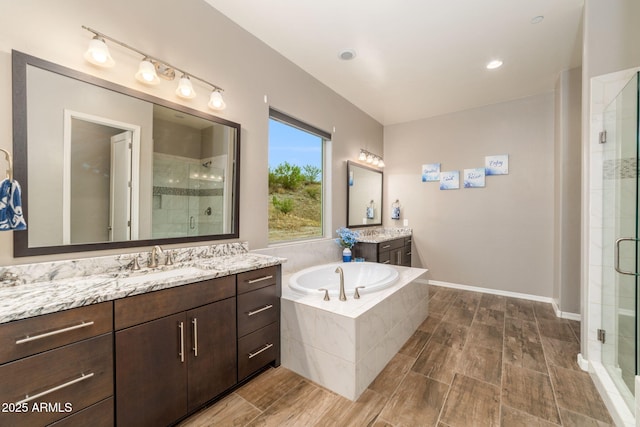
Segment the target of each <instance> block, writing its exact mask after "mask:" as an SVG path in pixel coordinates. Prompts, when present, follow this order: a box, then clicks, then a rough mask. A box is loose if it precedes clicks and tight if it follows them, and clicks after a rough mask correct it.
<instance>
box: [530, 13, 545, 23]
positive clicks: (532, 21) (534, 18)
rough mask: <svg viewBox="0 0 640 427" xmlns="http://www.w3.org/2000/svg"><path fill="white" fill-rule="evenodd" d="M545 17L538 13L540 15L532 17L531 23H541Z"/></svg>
mask: <svg viewBox="0 0 640 427" xmlns="http://www.w3.org/2000/svg"><path fill="white" fill-rule="evenodd" d="M543 19H544V16H542V15H538V16H535V17H533V18H531V23H532V24H539V23H541V22H542V20H543Z"/></svg>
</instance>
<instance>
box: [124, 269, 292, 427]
mask: <svg viewBox="0 0 640 427" xmlns="http://www.w3.org/2000/svg"><path fill="white" fill-rule="evenodd" d="M280 286H281V285H280V267H279V266H274V267H267V268H263V269H259V270H253V271H248V272H245V273H240V274H238V275H237V276H226V277H221V278H217V279H211V280H206V281H202V282H197V283H193V284H189V285H184V286H178V287H175V288H170V289H166V290H161V291H156V292H151V293H147V294H142V295H137V296H133V297H128V298H123V299H120V300H116V301H115V303H114V313H115V314H114V322H115V329H116V332H115V354H116V357H115V367H116V368H115V371H116V392H115V395H116V421H117V426H118V427H122V426H136V427H141V426H154V427H155V426H164V425H170V424H172V423H174V422H176V421H177V420H179V419H180V418H183V417H185V416H186V415H188V414H190V413H192V412H194V411H195V410H197V409H199V408H200V407H202V406H203V405H204V404H206V403H207V402H209V401H210V400H212V399H214V398H216V397H217V396H219V395H220V394H221V393H224V392H225V391H227V390H229V389H230V388H232V387H233V386H235V385H236V384H237V383H238V382H240V381H242V380H244V379H245V378H247V377H249V376H250V375H251V374H253V373H255V372H256V371H258V370H260V369H262V368H264V367H265V366H266V365H267V364H269V363H274V364H276V365H279V364H280V295H281V292H280Z"/></svg>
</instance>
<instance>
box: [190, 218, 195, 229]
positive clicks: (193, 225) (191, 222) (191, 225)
mask: <svg viewBox="0 0 640 427" xmlns="http://www.w3.org/2000/svg"><path fill="white" fill-rule="evenodd" d="M189 228H190V229H192V230H193V229H194V228H196V219H195V218H194V217H192V216H190V217H189Z"/></svg>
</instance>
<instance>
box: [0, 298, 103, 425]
mask: <svg viewBox="0 0 640 427" xmlns="http://www.w3.org/2000/svg"><path fill="white" fill-rule="evenodd" d="M112 316H113V305H112V303H111V302H106V303H101V304H95V305H90V306H86V307H81V308H74V309H70V310H65V311H61V312H58V313H52V314H46V315H42V316H37V317H32V318H28V319H24V320H17V321H14V322H9V323H5V324H2V325H0V378H1V380H0V402H1V404H2V405H3V407H2V412H1V413H0V425H3V426H4V425H7V426H27V427H28V426H43V425H49V424H51V423H55V424H54V425H56V426H78V425H85V424H83V421H82V420H85V419H86V416H87V414H89V415H90V416H91V417H92V418H93V415H96V414H101V415H100V418H99V419H92V422H91V425H95V426H112V425H113V317H112Z"/></svg>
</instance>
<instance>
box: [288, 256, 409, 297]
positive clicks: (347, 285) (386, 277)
mask: <svg viewBox="0 0 640 427" xmlns="http://www.w3.org/2000/svg"><path fill="white" fill-rule="evenodd" d="M336 267H341V268H342V271H343V272H344V289H345V293H346V294H347V296H349V295H353V293H354V291H355V288H356V286H364V287H365V288H364V289H360V290H359V292H360V294H368V293H371V292H376V291H379V290H382V289H385V288H388V287H389V286H391V285H393V284H394V283H395V281H396V280H397V279H398V271H397V270H396V269H394V268H393V267H390V266H388V265H385V264H378V263H374V262H338V263H333V264H324V265H319V266H317V267H311V268H306V269H304V270H302V271H299V272H298V273H295V274H294V275H292V276H291V277H290V278H289V287H290V288H291V289H293V290H295V291H297V292H301V293H303V294H306V295H320V291H319V289H321V288H324V289H328V290H329V295H331V296H335V297H337V296H338V294H339V291H340V274H339V273H336Z"/></svg>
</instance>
